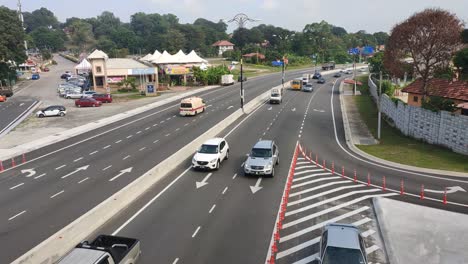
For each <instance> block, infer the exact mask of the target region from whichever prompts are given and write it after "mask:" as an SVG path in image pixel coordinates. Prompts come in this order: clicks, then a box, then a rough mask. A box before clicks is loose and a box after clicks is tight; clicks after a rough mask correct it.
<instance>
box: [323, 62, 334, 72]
mask: <svg viewBox="0 0 468 264" xmlns="http://www.w3.org/2000/svg"><path fill="white" fill-rule="evenodd" d="M333 69H335V62H334V61H329V62H326V63H323V64H322V70H324V71H328V70H333Z"/></svg>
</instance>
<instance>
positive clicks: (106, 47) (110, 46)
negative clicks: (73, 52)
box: [96, 36, 117, 57]
mask: <svg viewBox="0 0 468 264" xmlns="http://www.w3.org/2000/svg"><path fill="white" fill-rule="evenodd" d="M96 48H97V49H100V50H102V51H104V52H105V53H107V54H109V53H110V52H111V51H112V50H114V49H116V48H117V45H116V44H115V43H114V41H112V40H110V39H109V38H107V37H105V36H102V37H100V38H99V39H98V40H97V42H96ZM109 55H110V54H109ZM111 57H114V56H111Z"/></svg>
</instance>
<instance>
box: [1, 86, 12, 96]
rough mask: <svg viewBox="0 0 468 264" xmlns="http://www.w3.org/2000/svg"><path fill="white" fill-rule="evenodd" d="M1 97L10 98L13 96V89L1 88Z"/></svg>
mask: <svg viewBox="0 0 468 264" xmlns="http://www.w3.org/2000/svg"><path fill="white" fill-rule="evenodd" d="M0 95H3V96H6V97H10V96H12V95H13V89H12V88H11V87H7V86H2V87H0Z"/></svg>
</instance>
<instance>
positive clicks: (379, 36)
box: [372, 32, 390, 45]
mask: <svg viewBox="0 0 468 264" xmlns="http://www.w3.org/2000/svg"><path fill="white" fill-rule="evenodd" d="M372 35H373V36H374V38H375V40H376V42H377V45H385V43H387V40H388V38H389V37H390V36H389V35H388V33H387V32H376V33H374V34H372Z"/></svg>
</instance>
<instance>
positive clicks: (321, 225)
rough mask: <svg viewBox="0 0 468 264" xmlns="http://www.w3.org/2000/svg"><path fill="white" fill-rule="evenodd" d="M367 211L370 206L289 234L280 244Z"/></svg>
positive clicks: (281, 239) (282, 238)
mask: <svg viewBox="0 0 468 264" xmlns="http://www.w3.org/2000/svg"><path fill="white" fill-rule="evenodd" d="M367 210H369V206H363V207H361V208H358V209H356V210H353V211H350V212H347V213H346V214H342V215H339V216H337V217H334V218H332V219H328V220H326V221H323V222H320V223H318V224H315V225H313V226H310V227H308V228H304V229H302V230H299V231H297V232H295V233H292V234H289V235H287V236H284V237H281V238H280V243H283V242H286V241H289V240H291V239H294V238H297V237H300V236H302V235H304V234H307V233H309V232H312V231H314V230H317V229H319V228H322V227H324V226H325V225H326V224H328V223H334V222H338V221H341V220H343V219H346V218H348V217H350V216H353V215H355V214H359V213H362V212H364V211H367ZM283 227H284V225H283Z"/></svg>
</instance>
